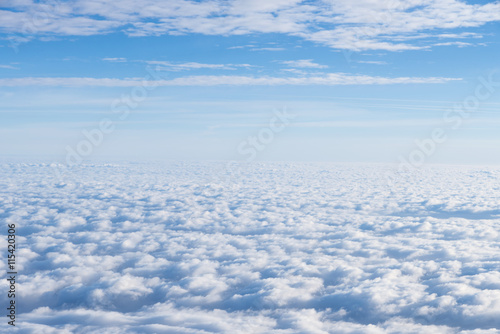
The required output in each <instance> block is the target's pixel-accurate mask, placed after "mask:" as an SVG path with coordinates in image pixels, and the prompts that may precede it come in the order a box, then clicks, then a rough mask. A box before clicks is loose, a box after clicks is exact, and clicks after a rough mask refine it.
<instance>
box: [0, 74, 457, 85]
mask: <svg viewBox="0 0 500 334" xmlns="http://www.w3.org/2000/svg"><path fill="white" fill-rule="evenodd" d="M460 80H462V79H460V78H444V77H395V78H390V77H377V76H367V75H349V74H345V73H329V74H326V75H321V76H302V77H269V76H264V77H252V76H236V75H234V76H230V75H196V76H186V77H180V78H175V79H169V80H149V81H144V80H143V79H141V78H127V79H114V78H88V77H72V78H62V77H26V78H11V79H0V87H2V86H3V87H20V86H72V87H74V86H76V87H85V86H86V87H134V86H140V85H150V86H220V85H235V86H251V85H257V86H275V85H327V86H334V85H391V84H442V83H446V82H451V81H460Z"/></svg>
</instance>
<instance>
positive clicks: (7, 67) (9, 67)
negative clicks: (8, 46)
mask: <svg viewBox="0 0 500 334" xmlns="http://www.w3.org/2000/svg"><path fill="white" fill-rule="evenodd" d="M0 68H5V69H8V70H18V69H19V67H15V66H12V65H1V64H0Z"/></svg>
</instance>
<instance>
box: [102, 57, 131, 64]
mask: <svg viewBox="0 0 500 334" xmlns="http://www.w3.org/2000/svg"><path fill="white" fill-rule="evenodd" d="M102 60H104V61H109V62H112V63H125V62H127V58H102Z"/></svg>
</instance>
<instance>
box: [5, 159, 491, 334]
mask: <svg viewBox="0 0 500 334" xmlns="http://www.w3.org/2000/svg"><path fill="white" fill-rule="evenodd" d="M0 168H1V175H2V176H3V177H2V179H1V182H0V186H1V194H2V196H0V216H1V218H2V220H3V221H5V222H7V223H12V222H13V223H16V224H17V225H18V226H19V238H18V239H19V240H18V242H19V245H21V248H22V249H21V250H20V251H19V260H20V261H21V262H20V265H21V266H20V267H19V272H20V273H21V275H20V276H19V279H20V282H19V287H18V290H19V292H20V296H19V297H18V302H19V305H20V307H21V308H22V309H21V310H20V311H21V313H20V314H19V321H20V323H19V325H18V327H17V328H18V332H20V333H21V332H22V333H41V332H44V333H89V332H95V331H99V332H100V333H117V332H120V333H158V332H168V333H221V332H222V333H273V332H276V333H278V332H279V333H404V332H408V333H409V332H412V333H423V332H428V333H457V332H463V333H468V331H469V330H471V331H472V330H475V331H474V333H488V332H492V331H488V329H492V328H499V327H500V320H499V319H500V275H499V274H498V271H499V269H500V262H499V261H498V256H497V254H498V246H499V245H500V234H499V232H498V219H499V216H500V210H499V208H498V198H497V196H496V195H497V190H496V189H495V185H496V184H497V183H498V182H497V181H498V179H499V177H500V172H499V171H498V169H488V168H472V167H470V168H444V167H442V168H438V167H435V168H433V169H425V170H421V171H415V172H414V173H406V174H405V173H400V174H394V175H395V176H394V175H393V176H394V177H393V178H392V184H391V185H389V184H388V183H387V182H386V180H385V178H384V175H385V173H386V172H387V171H388V169H387V168H386V167H381V166H378V167H374V166H359V165H357V166H354V165H352V166H351V165H331V164H289V163H280V164H278V163H275V164H254V165H244V164H243V165H238V164H236V165H234V164H233V165H230V166H227V165H225V164H219V163H204V164H197V163H166V164H156V165H151V164H149V165H146V164H88V165H82V166H78V167H73V168H72V169H64V168H61V174H62V179H61V180H60V179H58V178H56V177H54V174H53V171H52V168H51V167H50V166H49V165H47V164H40V163H33V164H21V163H3V164H2V165H1V166H0ZM396 176H397V177H396ZM1 243H2V247H3V246H5V239H1ZM0 266H2V268H1V269H2V271H3V272H5V270H4V269H5V268H3V266H5V263H4V262H1V263H0ZM6 284H7V282H6V280H4V279H3V280H1V281H0V286H1V288H2V289H3V290H4V291H5V289H6ZM1 298H5V296H4V295H2V297H1ZM1 302H2V304H4V303H5V300H4V299H2V300H1Z"/></svg>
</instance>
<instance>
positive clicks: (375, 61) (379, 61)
mask: <svg viewBox="0 0 500 334" xmlns="http://www.w3.org/2000/svg"><path fill="white" fill-rule="evenodd" d="M357 63H360V64H373V65H387V62H386V61H382V60H359V61H357Z"/></svg>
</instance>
